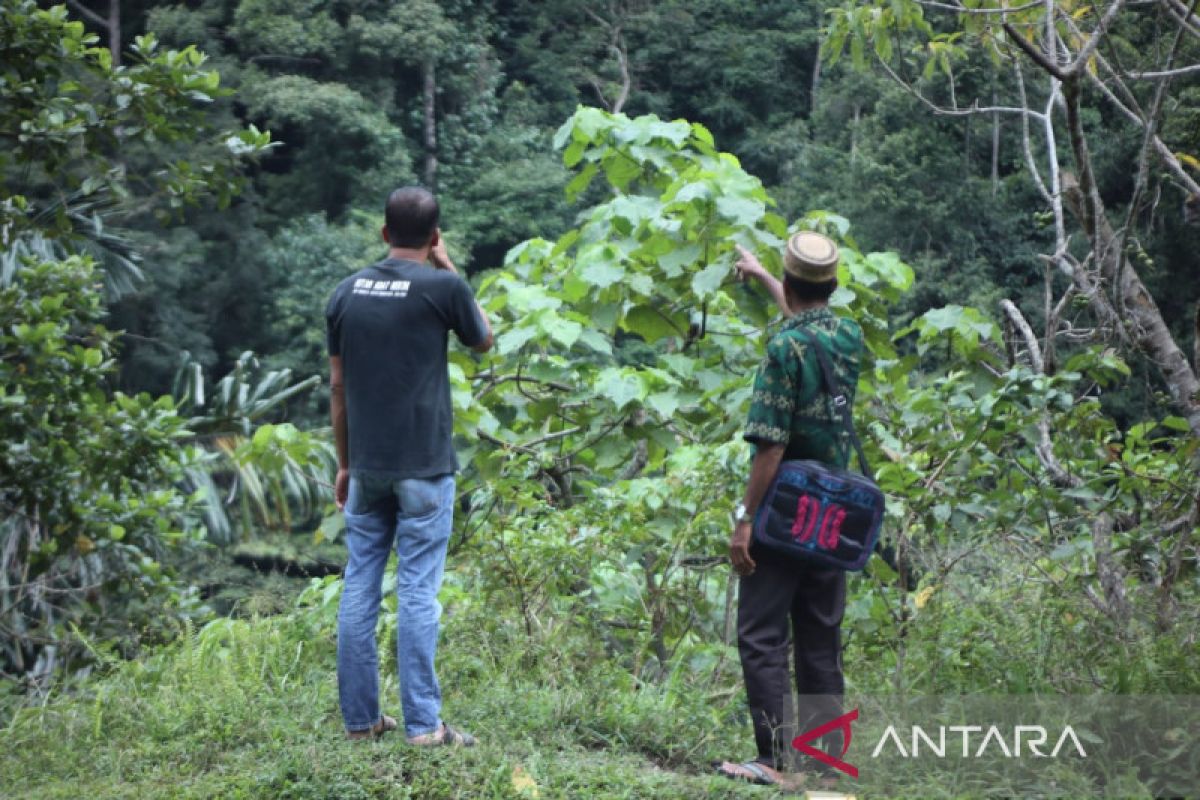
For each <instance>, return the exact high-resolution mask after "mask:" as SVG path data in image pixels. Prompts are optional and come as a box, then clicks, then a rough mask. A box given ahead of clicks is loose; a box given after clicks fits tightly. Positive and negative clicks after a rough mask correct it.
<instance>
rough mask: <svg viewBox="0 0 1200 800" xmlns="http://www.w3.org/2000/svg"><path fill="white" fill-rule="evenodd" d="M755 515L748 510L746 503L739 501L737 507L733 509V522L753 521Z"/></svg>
mask: <svg viewBox="0 0 1200 800" xmlns="http://www.w3.org/2000/svg"><path fill="white" fill-rule="evenodd" d="M753 521H754V517H753V516H751V515H750V514H749V513H747V512H746V504H745V503H738V504H737V508H735V509H734V510H733V524H734V525H740V524H741V523H743V522H753Z"/></svg>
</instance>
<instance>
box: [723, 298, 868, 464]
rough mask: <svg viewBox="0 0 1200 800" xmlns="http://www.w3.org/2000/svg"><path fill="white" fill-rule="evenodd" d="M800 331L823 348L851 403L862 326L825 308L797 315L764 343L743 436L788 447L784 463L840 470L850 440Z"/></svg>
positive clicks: (814, 356)
mask: <svg viewBox="0 0 1200 800" xmlns="http://www.w3.org/2000/svg"><path fill="white" fill-rule="evenodd" d="M801 328H806V329H807V330H808V331H810V332H811V333H812V334H813V335H815V336H816V338H817V339H818V340H819V341H820V342H821V343H822V344H823V345H824V346H825V352H826V353H828V355H829V361H830V364H831V365H832V366H833V373H834V377H835V378H836V379H837V382H838V385H839V386H840V387H841V391H843V392H844V393H845V394H846V397H847V400H848V401H849V402H851V403H853V402H854V391H855V389H856V388H857V386H858V368H859V357H860V355H861V353H862V347H863V341H862V328H860V327H859V326H858V323H857V322H855V321H854V320H850V319H845V318H844V317H838V316H835V315H834V313H833V312H832V311H830V310H829V309H828V308H816V309H811V310H809V311H802V312H800V313H799V314H797V315H796V316H794V317H792V318H791V319H790V320H788V321H787V322H786V323H785V324H784V326H783V328H782V329H781V330H780V331H779V332H778V333H776V334H775V335H774V336H772V337H771V340H770V341H769V342H768V343H767V354H766V356H765V357H764V358H763V360H762V364H761V365H760V366H759V368H758V374H757V375H756V376H755V378H754V397H753V399H751V401H750V416H749V420H748V423H747V425H746V431H745V433H744V434H743V438H745V439H746V440H747V441H749V442H754V443H758V442H768V443H773V444H783V445H787V449H786V450H785V451H784V455H783V457H784V459H787V460H792V459H801V458H808V459H814V460H816V461H823V462H825V463H827V464H834V465H836V466H839V467H843V468H844V467H846V466H847V464H848V463H849V461H850V450H851V446H850V438H849V436H848V435H847V434H846V432H845V425H844V423H843V422H842V415H841V411H840V410H839V409H837V408H835V407H834V405H833V399H832V397H830V395H829V393H828V392H827V391H826V390H825V388H824V382H823V381H822V380H821V364H820V362H819V361H817V354H816V353H814V352H811V346H810V345H809V343H808V342H806V341H805V340H804V338H803V337H802V336H801V335H800V332H799V330H800V329H801Z"/></svg>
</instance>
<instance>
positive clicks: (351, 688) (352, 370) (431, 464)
mask: <svg viewBox="0 0 1200 800" xmlns="http://www.w3.org/2000/svg"><path fill="white" fill-rule="evenodd" d="M438 215H439V210H438V203H437V200H436V199H435V198H434V196H433V195H432V194H430V193H429V192H428V191H426V190H424V189H420V188H416V187H408V188H403V189H397V190H396V191H394V192H392V194H391V195H390V196H389V197H388V201H387V207H386V224H385V225H384V228H383V238H384V241H386V242H387V243H388V245H389V247H390V249H389V251H388V257H387V258H386V259H384V260H383V261H381V262H379V263H378V264H375V265H373V266H370V267H367V268H366V269H364V270H361V271H359V272H357V273H355V274H354V275H351V276H350V277H349V278H346V279H345V280H344V281H342V282H341V283H340V284H338V287H337V288H336V289H335V290H334V292H333V296H332V297H330V299H329V305H328V307H327V308H326V310H325V319H326V326H327V330H328V338H329V367H330V373H331V377H330V389H331V398H330V413H331V416H332V419H333V432H334V438H335V439H336V441H337V457H338V472H337V478H336V481H335V484H334V495H335V499H336V500H337V504H338V508H340V509H342V510H343V511H344V513H345V517H346V547H347V550H348V551H349V559H348V561H347V564H346V572H345V576H344V585H343V589H342V599H341V604H340V606H339V607H338V646H337V666H338V698H339V701H340V703H341V708H342V719H343V722H344V723H345V726H346V732H347V735H348V736H349V737H350V738H352V739H359V738H368V737H371V736H376V735H379V734H381V733H383V732H384V731H388V730H393V729H395V728H396V727H397V723H396V720H394V719H393V718H391V717H389V716H386V715H383V714H381V713H380V706H379V654H378V650H377V647H376V642H375V623H376V621H377V620H378V618H379V603H380V600H381V595H382V581H383V571H384V566H385V565H386V563H387V560H388V554H389V553H390V552H391V549H392V547H393V546H395V548H396V553H397V555H398V557H399V560H398V563H397V568H396V593H397V597H398V599H399V604H398V610H397V654H396V655H397V664H398V667H399V673H400V700H401V706H402V710H403V712H404V730H405V735H406V736H407V737H408V741H409V742H410V743H411V744H416V745H442V744H458V745H471V744H474V739H473V737H471V736H470V735H469V734H466V733H463V732H462V731H458V730H455V729H454V728H451V727H450V726H449V725H446V724H445V722H444V721H443V720H442V718H441V716H440V715H441V690H440V688H439V686H438V681H437V675H436V674H435V672H434V655H435V653H436V650H437V637H438V618H439V617H440V616H441V606H440V605H439V604H438V602H437V594H438V590H439V588H440V587H441V583H442V572H443V569H444V567H445V563H446V543H447V542H448V541H449V539H450V528H451V524H452V521H453V509H454V486H455V484H454V473H455V471H456V470H457V469H458V461H457V459H456V458H455V455H454V447H453V444H452V442H451V431H452V428H453V417H452V412H451V407H450V378H449V374H448V369H447V361H446V349H447V342H448V339H449V332H450V331H454V333H455V335H456V336H457V337H458V339H459V341H460V342H462V343H463V344H464V345H466V346H468V347H470V348H471V349H473V350H475V351H477V352H481V353H482V352H486V351H487V350H489V349H490V348H491V346H492V331H491V326H490V325H489V324H488V320H487V316H486V315H485V314H484V313H483V309H482V308H481V307H480V306H479V304H478V303H476V302H475V298H474V295H473V294H472V292H471V287H470V286H469V285H468V284H467V282H466V281H465V280H463V279H462V278H461V277H460V276H459V275H458V271H457V270H456V269H455V268H454V264H453V263H452V262H451V261H450V257H449V255H447V253H446V247H445V243H444V242H443V241H442V238H441V233H440V231H439V229H438ZM426 262H428V264H427V263H426Z"/></svg>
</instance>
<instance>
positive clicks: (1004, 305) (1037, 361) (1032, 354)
mask: <svg viewBox="0 0 1200 800" xmlns="http://www.w3.org/2000/svg"><path fill="white" fill-rule="evenodd" d="M1000 309H1001V310H1002V311H1003V312H1004V313H1005V314H1006V315H1007V316H1008V318H1009V320H1011V321H1012V324H1013V327H1015V328H1016V329H1017V332H1018V333H1020V334H1021V338H1022V339H1024V340H1025V346H1026V347H1028V348H1029V362H1030V364H1031V366H1032V367H1033V368H1034V370H1035V371H1037V372H1039V373H1043V374H1044V373H1045V371H1046V365H1045V363H1044V362H1043V361H1042V348H1041V347H1040V346H1039V345H1038V340H1037V337H1036V336H1034V335H1033V328H1031V327H1030V326H1029V323H1028V322H1027V321H1026V320H1025V315H1023V314H1022V313H1021V310H1020V309H1018V308H1017V307H1016V305H1014V304H1013V301H1011V300H1009V299H1007V298H1005V299H1004V300H1001V301H1000Z"/></svg>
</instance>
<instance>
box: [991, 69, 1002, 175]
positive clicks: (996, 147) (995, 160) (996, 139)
mask: <svg viewBox="0 0 1200 800" xmlns="http://www.w3.org/2000/svg"><path fill="white" fill-rule="evenodd" d="M992 105H994V106H996V105H1000V102H999V100H998V98H997V96H996V90H995V89H992ZM998 191H1000V112H995V113H993V114H992V197H995V196H996V192H998Z"/></svg>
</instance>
